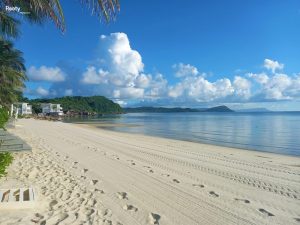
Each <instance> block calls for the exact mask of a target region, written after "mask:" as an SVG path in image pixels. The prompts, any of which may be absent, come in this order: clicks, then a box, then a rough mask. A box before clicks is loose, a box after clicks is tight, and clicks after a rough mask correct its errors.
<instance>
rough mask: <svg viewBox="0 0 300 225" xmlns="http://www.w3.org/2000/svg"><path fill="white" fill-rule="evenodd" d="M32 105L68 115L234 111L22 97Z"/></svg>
mask: <svg viewBox="0 0 300 225" xmlns="http://www.w3.org/2000/svg"><path fill="white" fill-rule="evenodd" d="M22 101H24V102H28V103H29V104H31V105H32V110H33V112H34V113H36V114H37V113H41V112H42V108H41V104H42V103H52V104H60V105H61V107H62V108H63V112H64V113H65V114H69V115H94V114H120V113H173V112H182V113H184V112H234V110H232V109H230V108H228V107H227V106H225V105H221V106H216V107H211V108H201V109H199V108H198V109H196V108H181V107H174V108H168V107H134V108H122V107H121V106H120V105H119V104H117V103H115V102H113V101H112V100H109V99H108V98H106V97H104V96H91V97H82V96H66V97H61V98H51V99H48V98H40V99H27V98H24V99H22Z"/></svg>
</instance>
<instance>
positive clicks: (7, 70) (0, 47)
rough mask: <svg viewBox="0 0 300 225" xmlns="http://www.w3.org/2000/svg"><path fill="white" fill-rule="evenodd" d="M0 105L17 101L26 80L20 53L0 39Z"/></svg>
mask: <svg viewBox="0 0 300 225" xmlns="http://www.w3.org/2000/svg"><path fill="white" fill-rule="evenodd" d="M0 53H1V54H0V105H3V106H8V105H10V104H11V103H13V102H14V101H16V100H17V97H18V92H19V91H20V90H21V89H22V88H24V81H25V80H26V75H25V66H24V59H23V57H22V52H21V51H19V50H16V49H14V47H13V44H12V43H11V42H10V41H7V40H4V39H3V38H2V37H0Z"/></svg>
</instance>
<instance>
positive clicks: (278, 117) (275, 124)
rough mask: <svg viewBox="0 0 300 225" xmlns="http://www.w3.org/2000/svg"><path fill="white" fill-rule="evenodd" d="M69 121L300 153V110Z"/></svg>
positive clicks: (229, 144)
mask: <svg viewBox="0 0 300 225" xmlns="http://www.w3.org/2000/svg"><path fill="white" fill-rule="evenodd" d="M65 122H74V123H76V122H83V123H104V124H107V123H115V124H119V123H121V124H127V125H130V126H121V127H120V126H113V127H105V129H111V130H114V131H121V132H130V133H139V134H145V135H152V136H159V137H167V138H173V139H179V140H187V141H193V142H200V143H207V144H214V145H221V146H228V147H235V148H242V149H251V150H256V151H265V152H274V153H279V154H286V155H296V156H300V112H280V113H277V112H276V113H275V112H272V113H129V114H123V115H116V116H103V117H98V118H97V117H80V118H76V119H75V118H72V119H66V121H65ZM136 125H137V126H136Z"/></svg>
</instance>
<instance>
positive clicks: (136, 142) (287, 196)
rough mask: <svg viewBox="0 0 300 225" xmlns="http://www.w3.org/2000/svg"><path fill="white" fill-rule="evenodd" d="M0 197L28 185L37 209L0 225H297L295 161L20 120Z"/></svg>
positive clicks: (299, 180)
mask: <svg viewBox="0 0 300 225" xmlns="http://www.w3.org/2000/svg"><path fill="white" fill-rule="evenodd" d="M10 132H12V133H14V134H16V135H18V136H19V137H21V138H22V139H23V140H25V141H26V142H27V143H28V144H29V145H30V146H31V147H32V152H24V153H15V154H14V157H15V160H14V162H13V164H12V165H11V166H10V167H9V169H8V176H7V179H5V178H2V179H1V180H0V188H5V187H12V186H14V187H16V186H17V187H22V186H26V187H27V186H33V187H34V188H35V189H36V191H37V194H38V199H37V202H36V207H35V208H33V209H27V210H24V209H23V210H0V224H1V225H2V224H3V225H5V224H7V225H8V224H10V225H12V224H22V225H24V224H46V225H48V224H50V225H51V224H113V225H121V224H123V225H143V224H160V225H177V224H178V225H196V224H197V225H199V224H220V225H221V224H222V225H224V224H239V225H243V224H253V225H254V224H284V225H287V224H299V223H300V158H299V157H289V156H283V155H277V154H270V153H262V152H256V151H247V150H239V149H233V148H225V147H218V146H213V145H206V144H198V143H192V142H185V141H177V140H171V139H164V138H157V137H149V136H143V135H137V134H127V133H117V132H113V131H107V130H103V129H99V128H93V127H91V126H88V125H76V124H67V123H62V122H49V121H39V120H34V119H21V120H19V121H18V122H17V127H16V128H15V129H11V130H10Z"/></svg>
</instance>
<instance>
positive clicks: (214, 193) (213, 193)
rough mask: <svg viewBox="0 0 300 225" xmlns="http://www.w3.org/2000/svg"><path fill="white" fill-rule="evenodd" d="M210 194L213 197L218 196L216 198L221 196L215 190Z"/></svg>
mask: <svg viewBox="0 0 300 225" xmlns="http://www.w3.org/2000/svg"><path fill="white" fill-rule="evenodd" d="M209 194H210V195H211V196H213V197H216V198H217V197H219V195H218V194H217V193H216V192H214V191H210V192H209Z"/></svg>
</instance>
